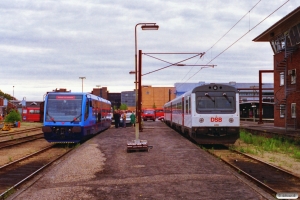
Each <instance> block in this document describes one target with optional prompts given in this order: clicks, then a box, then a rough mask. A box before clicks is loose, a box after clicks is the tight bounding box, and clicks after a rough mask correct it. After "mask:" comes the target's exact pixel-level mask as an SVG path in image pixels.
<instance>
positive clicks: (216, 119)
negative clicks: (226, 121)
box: [210, 117, 222, 122]
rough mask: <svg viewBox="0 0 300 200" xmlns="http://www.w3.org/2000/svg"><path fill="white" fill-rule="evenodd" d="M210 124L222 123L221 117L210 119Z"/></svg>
mask: <svg viewBox="0 0 300 200" xmlns="http://www.w3.org/2000/svg"><path fill="white" fill-rule="evenodd" d="M210 122H222V117H211V118H210Z"/></svg>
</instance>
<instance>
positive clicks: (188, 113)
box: [184, 96, 191, 127]
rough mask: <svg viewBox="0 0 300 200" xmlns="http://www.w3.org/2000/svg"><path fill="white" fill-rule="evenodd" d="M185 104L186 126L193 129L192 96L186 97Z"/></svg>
mask: <svg viewBox="0 0 300 200" xmlns="http://www.w3.org/2000/svg"><path fill="white" fill-rule="evenodd" d="M184 103H185V105H184V123H185V126H187V127H191V96H186V97H185V102H184Z"/></svg>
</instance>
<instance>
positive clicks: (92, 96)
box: [48, 92, 111, 104]
mask: <svg viewBox="0 0 300 200" xmlns="http://www.w3.org/2000/svg"><path fill="white" fill-rule="evenodd" d="M49 94H54V95H65V96H69V95H87V96H90V97H91V98H92V99H98V100H100V101H102V102H106V103H108V104H111V102H110V101H108V100H107V99H104V98H102V97H99V96H96V95H93V94H91V93H87V92H49V93H48V95H49Z"/></svg>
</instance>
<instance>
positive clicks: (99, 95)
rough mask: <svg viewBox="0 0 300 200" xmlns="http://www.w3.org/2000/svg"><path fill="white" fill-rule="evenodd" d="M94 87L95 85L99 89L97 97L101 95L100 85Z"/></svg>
mask: <svg viewBox="0 0 300 200" xmlns="http://www.w3.org/2000/svg"><path fill="white" fill-rule="evenodd" d="M96 87H97V88H98V90H99V97H101V89H100V87H101V85H96Z"/></svg>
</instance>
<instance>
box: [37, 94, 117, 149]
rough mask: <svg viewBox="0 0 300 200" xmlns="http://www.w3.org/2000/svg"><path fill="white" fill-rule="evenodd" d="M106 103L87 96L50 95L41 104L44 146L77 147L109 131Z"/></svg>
mask: <svg viewBox="0 0 300 200" xmlns="http://www.w3.org/2000/svg"><path fill="white" fill-rule="evenodd" d="M111 110H112V109H111V103H110V101H108V100H106V99H103V98H101V97H98V96H95V95H92V94H89V93H73V92H51V93H48V94H47V95H46V98H45V104H44V117H43V118H44V124H43V128H42V130H43V133H44V137H45V139H46V140H47V141H48V142H55V143H78V142H81V141H83V140H86V139H88V138H90V137H91V136H93V135H95V134H97V133H99V132H100V131H103V130H105V129H107V128H109V127H110V125H111V112H112V111H111Z"/></svg>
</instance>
